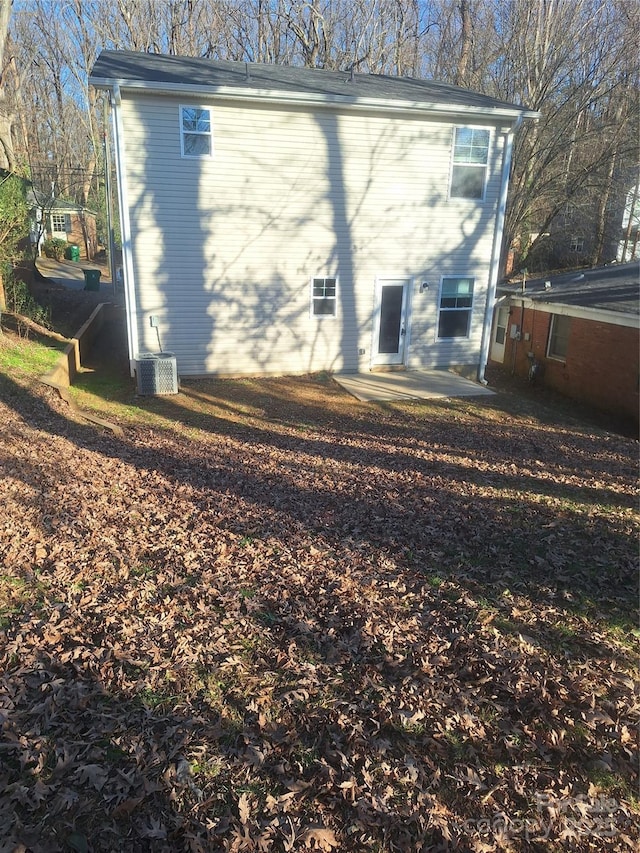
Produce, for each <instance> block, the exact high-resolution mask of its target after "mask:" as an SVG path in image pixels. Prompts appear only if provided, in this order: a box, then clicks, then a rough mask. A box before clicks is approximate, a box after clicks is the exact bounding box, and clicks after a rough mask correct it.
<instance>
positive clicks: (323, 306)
mask: <svg viewBox="0 0 640 853" xmlns="http://www.w3.org/2000/svg"><path fill="white" fill-rule="evenodd" d="M337 290H338V282H337V279H335V278H314V279H313V281H312V287H311V313H312V314H313V316H314V317H335V316H336V309H337V302H338V299H337V295H338V294H337Z"/></svg>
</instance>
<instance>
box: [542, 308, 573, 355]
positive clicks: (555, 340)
mask: <svg viewBox="0 0 640 853" xmlns="http://www.w3.org/2000/svg"><path fill="white" fill-rule="evenodd" d="M570 328H571V317H567V316H565V315H564V314H553V315H552V316H551V328H550V329H549V345H548V346H547V355H548V356H549V358H558V359H560V360H561V361H564V360H565V359H566V357H567V348H568V343H569V329H570Z"/></svg>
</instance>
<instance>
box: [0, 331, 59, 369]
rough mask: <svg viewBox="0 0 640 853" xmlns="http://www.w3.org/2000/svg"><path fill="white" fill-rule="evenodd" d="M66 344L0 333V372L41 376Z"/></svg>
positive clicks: (50, 366) (49, 367) (54, 361)
mask: <svg viewBox="0 0 640 853" xmlns="http://www.w3.org/2000/svg"><path fill="white" fill-rule="evenodd" d="M65 346H66V344H64V343H62V342H59V341H54V340H44V339H34V340H28V339H27V338H17V337H15V336H13V335H0V372H3V373H14V372H16V371H18V372H20V373H23V374H26V375H28V376H34V377H36V376H41V375H42V374H43V373H46V372H47V371H48V370H51V368H52V367H53V366H54V365H55V363H56V361H57V360H58V358H59V357H60V354H61V353H62V351H63V350H64V348H65Z"/></svg>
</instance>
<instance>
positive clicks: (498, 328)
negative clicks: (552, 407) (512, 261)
mask: <svg viewBox="0 0 640 853" xmlns="http://www.w3.org/2000/svg"><path fill="white" fill-rule="evenodd" d="M639 356H640V264H638V263H637V262H636V263H632V264H624V265H620V266H609V267H604V268H601V269H593V270H584V271H580V272H573V273H569V274H563V275H560V276H551V277H549V278H547V279H536V280H532V281H525V282H521V283H516V284H510V285H508V286H506V285H505V286H502V287H500V288H498V303H497V305H496V309H495V313H494V322H493V331H492V345H491V353H490V360H491V362H492V363H494V364H501V365H502V366H503V368H504V369H505V370H508V371H509V372H510V373H512V374H516V375H518V376H523V377H527V376H529V377H530V378H532V379H535V381H536V382H541V383H544V384H545V385H547V386H548V387H550V388H553V389H554V390H556V391H559V392H560V393H562V394H565V395H566V396H568V397H571V398H573V399H575V400H579V401H581V402H584V403H588V404H590V405H592V406H595V407H597V408H599V409H602V410H603V411H607V412H610V413H612V414H616V415H622V416H624V417H628V418H632V419H633V420H634V421H635V422H636V423H637V422H638V413H639V405H640V400H639V394H638V392H639V388H640V372H639Z"/></svg>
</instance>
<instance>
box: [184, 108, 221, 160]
mask: <svg viewBox="0 0 640 853" xmlns="http://www.w3.org/2000/svg"><path fill="white" fill-rule="evenodd" d="M180 144H181V151H182V156H183V157H211V156H212V154H213V133H212V130H211V110H210V109H208V108H207V107H180Z"/></svg>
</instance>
